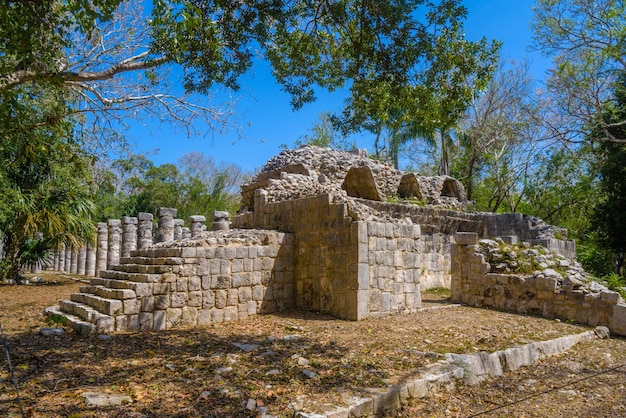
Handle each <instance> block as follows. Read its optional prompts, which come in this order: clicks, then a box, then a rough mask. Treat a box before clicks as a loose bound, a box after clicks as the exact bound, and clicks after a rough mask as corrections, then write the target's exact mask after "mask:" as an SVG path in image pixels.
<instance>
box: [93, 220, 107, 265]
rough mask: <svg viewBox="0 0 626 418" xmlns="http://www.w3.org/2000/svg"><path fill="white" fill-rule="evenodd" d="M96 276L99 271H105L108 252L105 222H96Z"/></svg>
mask: <svg viewBox="0 0 626 418" xmlns="http://www.w3.org/2000/svg"><path fill="white" fill-rule="evenodd" d="M96 246H97V248H96V272H95V273H96V274H95V276H99V275H100V271H102V270H106V269H107V260H108V256H107V255H108V251H109V229H108V227H107V224H106V222H98V241H97V243H96Z"/></svg>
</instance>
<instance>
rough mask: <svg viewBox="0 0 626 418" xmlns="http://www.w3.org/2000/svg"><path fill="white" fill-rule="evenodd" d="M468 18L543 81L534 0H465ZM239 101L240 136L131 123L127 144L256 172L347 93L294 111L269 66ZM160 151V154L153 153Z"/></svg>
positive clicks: (247, 81)
mask: <svg viewBox="0 0 626 418" xmlns="http://www.w3.org/2000/svg"><path fill="white" fill-rule="evenodd" d="M464 4H465V6H466V7H467V9H468V16H467V19H466V21H465V29H466V36H467V38H468V39H470V40H477V39H479V38H481V37H483V36H485V37H487V39H497V40H500V41H501V42H503V45H502V50H501V57H502V58H503V59H505V60H510V59H514V60H517V61H522V60H524V59H528V60H529V61H530V67H531V71H532V72H533V74H534V76H535V79H536V80H538V81H541V80H542V79H543V77H544V74H545V71H546V70H547V68H548V65H549V62H547V61H546V60H545V59H544V58H543V57H541V55H540V53H538V52H536V51H535V52H533V51H531V50H530V49H529V45H530V42H531V39H532V32H531V30H530V22H531V20H532V9H531V8H532V7H533V5H534V1H532V0H465V1H464ZM241 84H242V88H241V90H240V91H238V92H235V93H231V94H233V96H234V97H237V98H238V100H237V108H236V110H237V116H236V119H234V120H233V122H234V123H238V124H239V125H241V126H243V130H242V133H243V137H242V138H239V135H238V133H237V132H236V131H230V132H226V133H225V134H219V133H216V134H215V135H213V136H208V137H202V138H200V137H187V134H186V132H183V131H182V130H180V129H178V130H177V129H175V128H174V127H172V126H169V125H162V124H150V123H149V122H148V123H147V124H144V125H138V124H135V125H134V126H133V127H132V128H131V130H130V131H129V136H130V137H129V139H130V140H131V141H133V142H134V143H135V144H136V146H137V151H140V152H149V153H151V155H150V156H149V158H150V159H151V160H152V161H154V163H155V164H157V165H160V164H164V163H175V162H176V161H177V160H178V158H180V157H181V156H182V155H183V154H185V153H187V152H191V151H199V152H203V153H204V154H206V155H208V156H212V157H213V158H214V159H215V161H217V162H225V163H235V164H237V165H239V166H241V167H243V168H244V169H245V170H250V171H252V170H255V169H259V168H261V167H262V166H263V164H265V162H266V161H267V160H268V159H270V158H271V157H272V156H274V155H276V154H277V153H279V152H280V151H281V145H282V144H286V145H287V146H289V147H292V146H293V145H294V142H295V141H296V140H298V139H300V138H301V137H302V136H304V135H305V134H307V133H308V132H309V131H310V129H311V128H312V126H313V125H314V124H315V123H316V122H317V121H319V115H320V114H321V113H322V112H325V111H330V112H333V111H338V110H339V109H340V108H341V106H342V103H343V100H344V98H345V94H344V93H342V92H335V93H332V94H330V93H325V92H319V94H318V100H317V101H316V102H314V103H312V104H308V105H305V106H304V107H303V108H302V109H300V110H298V111H292V109H291V106H290V104H289V96H288V95H287V94H286V93H284V92H282V91H281V89H280V86H278V85H277V84H276V83H275V82H274V81H273V79H272V77H271V74H270V71H269V66H267V65H266V64H264V63H260V64H258V65H255V67H254V68H253V70H252V71H251V72H250V73H248V74H246V76H245V77H244V78H243V79H242V80H241ZM355 139H356V141H357V145H358V146H359V147H362V148H370V147H371V145H372V144H371V143H370V141H369V140H368V138H367V137H365V136H363V137H355ZM157 150H158V151H157Z"/></svg>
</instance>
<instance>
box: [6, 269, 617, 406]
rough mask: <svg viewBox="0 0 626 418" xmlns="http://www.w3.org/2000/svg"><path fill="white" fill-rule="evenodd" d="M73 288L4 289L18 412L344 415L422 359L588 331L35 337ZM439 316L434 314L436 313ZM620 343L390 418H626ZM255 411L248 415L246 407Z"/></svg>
mask: <svg viewBox="0 0 626 418" xmlns="http://www.w3.org/2000/svg"><path fill="white" fill-rule="evenodd" d="M79 285H80V283H77V282H75V281H71V280H68V279H66V278H63V277H58V276H52V275H48V276H45V282H44V284H40V285H30V286H8V285H0V323H1V324H2V327H3V329H4V334H5V336H6V341H7V345H8V350H9V353H10V359H11V363H12V366H13V370H14V373H15V377H16V379H17V383H18V388H19V394H20V399H21V403H22V405H23V409H24V411H25V416H34V417H72V418H78V417H254V416H257V414H259V411H262V410H266V411H267V413H268V414H271V415H275V416H280V417H288V416H293V414H294V412H295V411H297V410H304V411H310V412H318V413H320V412H324V411H325V410H328V409H331V406H330V405H345V404H346V399H347V397H349V396H351V395H353V394H354V393H357V392H355V390H357V389H358V388H364V387H384V386H385V385H386V382H388V381H389V380H390V379H396V380H397V379H403V378H407V377H411V376H414V375H416V372H417V370H419V369H420V368H422V367H424V366H425V365H426V364H427V363H428V362H432V361H435V360H432V359H429V358H427V357H424V356H422V355H419V354H418V352H436V353H445V352H456V353H469V352H476V351H487V352H492V351H496V350H501V349H504V348H507V347H512V346H515V345H519V344H524V343H527V342H531V341H539V340H547V339H551V338H556V337H558V336H562V335H567V334H574V333H580V332H583V331H585V330H587V329H588V328H585V327H581V326H578V325H575V324H570V323H564V322H558V321H554V320H547V319H542V318H536V317H530V316H519V315H512V314H507V313H502V312H496V311H490V310H484V309H476V308H470V307H443V306H445V303H446V300H445V295H439V294H431V295H427V296H426V297H425V299H427V300H426V302H425V306H428V307H439V309H429V310H425V311H422V312H420V313H418V314H416V315H405V316H393V317H387V318H379V319H369V320H365V321H360V322H348V321H341V320H337V319H334V318H331V317H328V316H324V315H320V314H315V313H308V312H287V313H282V314H276V315H263V316H257V317H254V318H250V319H248V320H245V321H242V322H238V323H229V324H218V325H214V326H211V327H208V328H204V329H193V330H176V331H167V332H141V333H134V334H133V333H118V334H114V335H112V336H111V338H102V337H98V336H90V337H82V336H79V335H77V334H76V333H74V332H73V331H71V330H70V329H66V332H65V333H64V334H63V335H60V336H52V337H45V336H43V335H41V334H40V333H39V330H40V328H41V327H49V326H56V325H55V324H52V325H50V324H46V323H45V322H44V318H43V315H42V311H43V308H44V307H46V306H50V305H53V304H55V303H56V301H57V300H59V299H62V298H68V297H69V295H70V294H71V293H72V292H76V291H78V287H79ZM442 307H443V308H442ZM4 351H5V350H3V354H2V357H1V360H0V416H21V413H20V410H19V406H18V402H17V398H16V394H15V387H14V384H13V381H12V379H11V376H10V373H9V368H8V367H7V366H8V362H7V360H6V355H5V353H4ZM625 391H626V340H625V339H621V338H611V339H608V340H594V341H591V342H588V343H583V344H579V345H577V346H575V347H574V348H573V349H572V350H570V351H569V352H568V353H566V354H564V355H560V356H556V357H552V358H549V359H547V360H544V361H543V362H541V363H540V364H538V365H536V366H534V367H525V368H523V369H520V370H518V371H517V372H514V373H508V374H507V375H505V376H504V377H502V378H497V379H490V380H488V381H485V382H483V383H482V384H480V385H477V386H471V387H468V386H464V385H458V387H457V390H454V391H451V392H442V393H438V394H436V395H434V396H432V397H430V398H427V399H423V400H420V401H417V402H414V403H413V404H411V405H408V406H405V407H404V408H403V409H402V410H400V411H395V412H394V413H393V414H390V415H389V416H398V417H422V416H423V417H475V416H484V417H591V416H593V417H619V416H624V417H626V402H625V400H626V399H625V395H624V394H625ZM86 392H102V393H119V394H125V395H128V396H130V399H131V402H130V403H127V404H124V405H122V406H117V407H106V408H103V407H100V408H96V407H90V406H87V404H86V402H85V399H84V397H83V393H86ZM251 409H254V410H251Z"/></svg>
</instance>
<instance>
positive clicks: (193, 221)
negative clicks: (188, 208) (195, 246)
mask: <svg viewBox="0 0 626 418" xmlns="http://www.w3.org/2000/svg"><path fill="white" fill-rule="evenodd" d="M205 222H206V217H204V216H202V215H191V216H190V217H189V225H191V236H192V237H195V236H196V235H198V234H199V233H201V232H202V231H206V225H205Z"/></svg>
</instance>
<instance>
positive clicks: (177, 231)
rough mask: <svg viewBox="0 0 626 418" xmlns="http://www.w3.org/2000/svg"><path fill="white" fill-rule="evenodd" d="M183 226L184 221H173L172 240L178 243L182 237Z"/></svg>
mask: <svg viewBox="0 0 626 418" xmlns="http://www.w3.org/2000/svg"><path fill="white" fill-rule="evenodd" d="M183 225H185V221H184V220H182V219H174V240H175V241H178V240H179V239H181V238H182V237H183Z"/></svg>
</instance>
